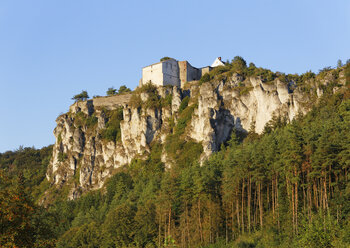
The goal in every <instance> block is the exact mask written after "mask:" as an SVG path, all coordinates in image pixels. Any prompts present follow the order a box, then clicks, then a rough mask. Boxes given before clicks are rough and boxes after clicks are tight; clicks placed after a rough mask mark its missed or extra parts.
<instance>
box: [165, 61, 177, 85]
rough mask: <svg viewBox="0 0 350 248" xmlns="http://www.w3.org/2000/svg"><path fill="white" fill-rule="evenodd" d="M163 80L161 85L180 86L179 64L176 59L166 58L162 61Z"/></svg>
mask: <svg viewBox="0 0 350 248" xmlns="http://www.w3.org/2000/svg"><path fill="white" fill-rule="evenodd" d="M162 65H163V67H162V72H163V82H162V84H160V85H161V86H166V85H173V86H180V78H179V65H178V62H177V61H176V60H174V59H169V60H166V61H164V62H163V63H162Z"/></svg>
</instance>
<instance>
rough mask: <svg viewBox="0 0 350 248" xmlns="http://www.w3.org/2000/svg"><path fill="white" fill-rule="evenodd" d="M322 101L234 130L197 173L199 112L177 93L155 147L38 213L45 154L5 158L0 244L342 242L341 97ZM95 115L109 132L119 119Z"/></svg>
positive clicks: (349, 128)
mask: <svg viewBox="0 0 350 248" xmlns="http://www.w3.org/2000/svg"><path fill="white" fill-rule="evenodd" d="M250 67H252V66H250ZM247 70H248V69H247ZM254 70H255V69H254ZM227 72H229V71H226V72H224V73H227ZM276 76H277V74H276ZM285 76H286V75H285ZM287 76H288V75H287ZM287 76H286V77H287ZM297 77H299V76H296V77H295V78H294V79H296V80H297ZM302 77H304V79H301V83H302V82H304V81H306V80H314V75H312V74H309V75H305V76H302ZM294 79H293V80H294ZM240 86H242V87H246V86H245V85H240ZM151 92H152V91H151ZM319 101H320V103H319V105H315V106H313V108H312V110H311V111H310V112H309V113H308V114H307V115H305V116H299V117H297V118H296V119H295V120H294V121H292V122H291V123H287V122H286V120H285V119H284V118H282V117H280V118H277V117H276V118H274V119H273V120H272V121H271V122H270V123H268V125H267V126H266V129H265V132H264V133H263V134H261V135H258V134H253V132H249V133H248V134H245V135H240V134H239V133H238V132H237V130H234V132H233V134H232V139H231V140H230V141H229V142H227V146H226V147H225V146H222V149H221V150H220V151H219V152H216V153H214V154H213V155H212V156H211V157H210V158H209V159H208V160H207V161H204V162H203V163H202V165H201V166H199V164H198V158H199V156H200V154H201V153H202V145H201V144H198V143H195V142H193V141H191V140H185V139H184V137H185V135H184V134H185V133H186V131H187V130H188V129H187V126H188V124H189V123H190V120H191V117H192V115H193V111H194V109H195V108H196V107H197V106H196V105H195V104H192V105H191V104H190V103H189V99H185V98H184V99H183V101H182V103H181V107H180V109H181V111H180V113H179V116H178V119H177V123H176V125H175V126H174V127H173V130H172V134H171V135H169V136H168V137H167V139H166V141H165V144H164V147H163V145H162V144H160V143H152V144H150V154H148V155H147V154H144V155H142V157H139V158H135V159H133V161H132V162H131V163H130V165H128V166H124V167H122V168H118V169H116V170H115V172H114V173H115V174H114V175H113V176H112V177H111V178H109V180H107V182H106V184H105V186H104V187H103V188H102V189H100V190H96V191H92V192H89V193H86V194H84V195H83V196H82V197H80V198H79V199H77V200H74V201H66V200H63V199H57V200H56V201H54V202H53V203H52V205H50V206H48V207H47V208H46V209H45V208H40V207H38V206H36V205H35V204H34V203H33V201H32V200H31V199H30V197H29V194H28V192H29V191H30V190H32V188H36V190H37V193H35V194H32V195H35V196H36V197H38V196H39V195H40V194H39V193H38V192H42V190H43V189H46V188H47V185H48V184H49V183H48V182H47V181H46V180H45V172H46V169H47V164H48V162H49V159H50V153H51V152H52V147H50V148H43V149H41V150H36V149H33V148H24V149H23V148H20V149H18V151H16V152H6V153H2V154H0V169H1V171H2V173H3V174H5V175H6V176H7V177H9V179H8V178H7V177H5V178H4V177H1V178H0V179H1V180H0V210H1V211H0V218H1V219H0V220H1V225H0V228H1V234H2V235H1V237H0V241H1V242H2V243H1V246H4V247H6V246H5V245H8V246H10V245H12V246H14V245H17V246H21V247H52V246H54V245H56V247H162V246H168V247H349V245H350V238H349V235H348V234H349V231H350V221H349V217H350V204H349V203H350V187H349V169H350V162H349V161H350V145H349V144H350V94H349V92H344V93H341V94H340V93H339V94H328V93H327V92H326V93H325V94H324V97H323V98H321V99H320V100H319ZM162 104H163V103H162ZM103 111H104V114H105V116H106V118H107V119H108V122H107V125H106V128H111V129H113V128H112V127H111V126H109V125H112V126H113V125H114V124H115V123H116V122H117V121H118V120H119V121H120V119H121V118H122V115H121V112H119V113H118V111H116V112H109V111H107V110H103ZM109 122H110V123H109ZM84 123H85V122H84ZM108 123H109V124H108ZM84 125H85V124H84ZM116 137H117V135H112V140H116ZM164 149H165V151H167V155H168V156H169V157H168V159H169V160H171V161H172V162H173V163H174V166H173V167H172V168H167V169H165V168H164V164H163V163H162V159H161V158H162V152H163V151H164ZM19 172H22V173H23V175H24V176H23V180H22V181H21V183H15V181H14V180H13V179H15V175H17V174H19ZM51 190H52V191H53V190H55V189H51ZM55 197H56V198H59V196H57V195H55ZM18 209H19V210H20V211H17V210H18ZM9 216H13V217H16V218H14V219H12V218H11V219H10V218H9ZM11 221H13V222H11ZM11 235H12V236H11ZM19 235H20V236H19ZM13 237H17V238H13ZM18 237H23V238H22V239H19V238H18ZM56 239H57V241H56ZM11 242H12V243H11ZM16 242H17V243H16Z"/></svg>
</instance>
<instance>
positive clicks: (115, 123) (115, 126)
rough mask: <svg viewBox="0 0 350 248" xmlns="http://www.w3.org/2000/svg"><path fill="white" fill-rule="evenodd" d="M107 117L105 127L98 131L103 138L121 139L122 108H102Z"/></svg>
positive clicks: (115, 140) (114, 140) (108, 139)
mask: <svg viewBox="0 0 350 248" xmlns="http://www.w3.org/2000/svg"><path fill="white" fill-rule="evenodd" d="M103 112H104V113H103V114H104V115H105V117H106V118H107V123H106V127H105V128H104V129H102V130H101V131H100V135H101V137H102V139H103V140H106V141H113V142H118V141H120V139H121V131H120V122H121V121H122V120H123V108H118V109H116V110H103Z"/></svg>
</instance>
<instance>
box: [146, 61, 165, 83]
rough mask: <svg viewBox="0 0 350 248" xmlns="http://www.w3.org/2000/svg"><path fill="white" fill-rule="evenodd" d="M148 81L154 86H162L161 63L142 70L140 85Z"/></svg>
mask: <svg viewBox="0 0 350 248" xmlns="http://www.w3.org/2000/svg"><path fill="white" fill-rule="evenodd" d="M149 81H152V83H153V84H155V85H159V86H162V85H163V63H161V62H159V63H156V64H153V65H150V66H147V67H144V68H142V84H146V83H148V82H149Z"/></svg>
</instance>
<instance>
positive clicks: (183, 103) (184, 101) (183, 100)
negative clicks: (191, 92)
mask: <svg viewBox="0 0 350 248" xmlns="http://www.w3.org/2000/svg"><path fill="white" fill-rule="evenodd" d="M189 101H190V98H189V97H188V96H185V97H184V99H182V101H181V104H180V107H179V113H180V114H181V113H182V111H183V110H184V109H185V108H187V106H188V102H189Z"/></svg>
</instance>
